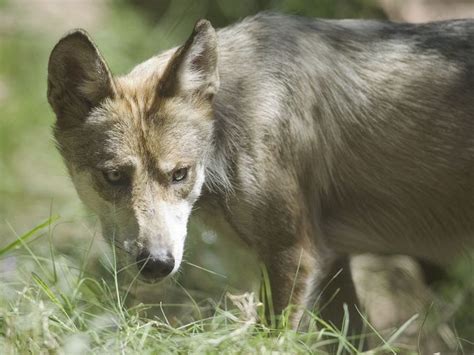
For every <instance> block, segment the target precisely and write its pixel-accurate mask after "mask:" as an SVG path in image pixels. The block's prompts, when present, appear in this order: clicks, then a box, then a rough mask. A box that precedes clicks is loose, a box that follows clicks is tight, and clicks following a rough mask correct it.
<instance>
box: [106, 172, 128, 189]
mask: <svg viewBox="0 0 474 355" xmlns="http://www.w3.org/2000/svg"><path fill="white" fill-rule="evenodd" d="M103 174H104V178H105V180H107V182H108V183H109V184H111V185H124V184H125V183H126V182H127V179H126V176H125V175H124V174H123V173H121V172H120V171H118V170H110V171H104V172H103Z"/></svg>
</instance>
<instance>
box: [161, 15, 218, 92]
mask: <svg viewBox="0 0 474 355" xmlns="http://www.w3.org/2000/svg"><path fill="white" fill-rule="evenodd" d="M218 88H219V74H218V72H217V36H216V31H215V30H214V28H213V27H212V25H211V23H210V22H209V21H207V20H200V21H198V22H197V23H196V25H195V27H194V31H193V33H192V34H191V36H190V37H189V38H188V40H187V41H186V43H185V44H184V45H183V46H182V47H180V48H179V49H178V50H177V51H176V53H175V54H174V55H173V57H172V58H171V60H170V62H169V64H168V66H167V68H166V69H165V72H164V74H163V76H162V77H161V79H160V82H159V85H158V95H159V96H161V97H170V96H175V95H180V94H184V95H189V94H191V95H195V94H197V95H202V96H203V97H205V98H212V97H213V96H214V94H215V93H216V92H217V90H218Z"/></svg>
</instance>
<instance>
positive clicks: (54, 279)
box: [0, 217, 408, 354]
mask: <svg viewBox="0 0 474 355" xmlns="http://www.w3.org/2000/svg"><path fill="white" fill-rule="evenodd" d="M57 220H58V218H57V217H53V218H50V219H48V220H47V221H45V222H43V223H41V224H39V225H38V226H36V227H35V228H33V229H32V230H30V231H28V232H26V233H25V234H23V235H21V236H18V237H17V238H16V239H15V240H14V241H13V242H11V243H10V244H8V245H7V246H6V247H4V248H2V249H1V250H0V261H1V262H2V263H3V264H4V265H7V264H8V261H9V260H10V261H13V260H15V261H16V262H18V263H19V264H21V266H20V267H15V268H13V269H11V270H10V272H8V270H6V271H4V272H3V274H1V275H0V280H1V283H2V291H1V292H0V348H2V349H5V352H6V353H18V352H20V353H29V352H31V353H48V352H53V353H56V352H57V353H66V354H72V353H104V352H106V353H140V354H147V353H154V354H156V353H162V352H163V353H196V354H201V353H263V354H266V353H273V352H274V351H278V352H282V353H304V352H316V353H317V352H323V351H324V349H327V348H326V347H327V346H332V347H333V349H335V351H336V353H338V354H342V353H351V354H353V353H358V352H359V349H360V348H361V345H362V340H361V339H359V338H358V337H350V336H348V334H347V331H348V324H347V322H346V325H345V326H343V329H342V330H338V329H336V328H335V327H334V326H332V325H331V324H328V323H326V322H324V321H323V320H322V319H320V318H319V317H318V316H317V315H316V314H314V313H308V316H309V327H308V328H309V331H306V332H296V331H294V330H291V329H290V328H289V327H287V326H285V325H284V324H288V321H287V319H284V320H283V322H281V324H283V325H282V326H280V327H275V325H274V324H273V325H269V324H266V322H265V320H264V319H265V317H263V314H264V313H265V312H264V309H263V306H262V304H261V303H259V302H258V301H257V300H256V298H255V296H254V294H253V293H245V294H243V295H240V296H233V295H226V296H225V298H222V299H221V300H220V302H218V303H217V304H216V303H214V302H212V301H211V300H207V301H205V302H202V301H199V302H198V301H196V300H193V302H190V303H188V304H179V305H173V304H163V303H159V304H155V305H153V304H148V305H144V304H138V305H136V306H132V307H130V306H127V300H126V298H127V297H128V296H129V291H130V287H124V286H123V285H122V280H120V277H119V273H118V272H117V268H116V263H115V257H114V253H113V252H112V253H111V254H109V255H106V256H105V258H104V260H102V266H103V268H104V270H106V272H105V274H104V277H98V275H91V274H89V272H88V271H87V268H86V267H85V265H86V264H87V260H86V259H87V258H88V257H89V254H90V251H91V248H92V245H93V238H94V237H93V236H92V237H91V240H90V243H89V245H88V246H87V247H86V248H85V249H84V251H85V253H84V254H83V259H82V260H76V261H72V260H71V259H70V258H67V257H65V256H63V255H57V254H56V253H55V252H54V247H53V246H52V245H50V247H51V248H50V251H51V253H50V254H49V256H48V255H46V256H41V255H38V254H36V253H35V252H34V251H33V250H34V244H35V243H37V242H38V240H39V239H40V238H45V239H47V240H48V241H51V240H52V237H53V235H52V233H53V231H54V224H53V223H54V222H55V221H57ZM120 285H122V286H120ZM263 288H264V289H265V290H266V292H267V295H268V292H269V288H268V284H266V283H264V285H263ZM269 296H270V295H269ZM206 303H207V304H206ZM176 306H178V307H181V308H184V309H186V308H193V309H194V311H196V309H197V310H198V312H195V314H197V315H198V316H197V317H194V318H193V319H192V320H190V321H187V322H181V321H180V320H178V319H176V318H173V319H171V318H170V316H169V314H171V313H172V312H170V313H169V312H168V311H167V309H168V308H170V307H176ZM151 308H155V310H159V311H160V312H161V314H160V316H148V315H147V312H148V311H149V310H150V309H151ZM407 324H408V323H407ZM401 331H403V329H402V328H400V330H398V332H395V333H394V334H393V335H392V337H391V338H390V340H389V341H388V342H384V343H383V346H381V347H380V349H379V350H385V351H390V352H393V353H395V351H396V350H395V349H393V348H392V347H391V346H390V343H391V342H392V341H395V340H396V338H397V336H398V334H399V333H401Z"/></svg>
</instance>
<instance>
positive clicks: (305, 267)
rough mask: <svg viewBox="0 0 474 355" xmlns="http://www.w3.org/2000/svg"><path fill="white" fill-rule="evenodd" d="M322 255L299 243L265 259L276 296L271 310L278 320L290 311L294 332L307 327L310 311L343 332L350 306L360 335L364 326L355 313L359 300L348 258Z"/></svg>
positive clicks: (350, 311) (351, 316)
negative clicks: (342, 327) (308, 312)
mask: <svg viewBox="0 0 474 355" xmlns="http://www.w3.org/2000/svg"><path fill="white" fill-rule="evenodd" d="M321 254H322V253H320V252H318V251H317V250H315V248H314V246H313V245H311V243H297V244H295V245H293V246H291V247H290V248H284V249H281V250H279V251H275V250H272V252H271V253H268V254H266V255H264V256H263V260H264V263H265V266H266V270H267V273H268V277H269V282H270V287H271V296H272V297H271V300H272V304H270V305H268V306H267V309H268V308H269V309H268V311H269V313H270V315H271V313H272V312H273V314H274V315H275V316H276V318H277V319H278V317H279V316H280V315H281V314H282V312H283V311H284V310H285V309H286V310H287V311H288V312H289V323H290V326H291V327H292V328H293V329H301V328H303V329H304V328H306V327H307V322H308V320H309V317H307V316H304V315H305V312H306V311H316V312H317V313H318V316H321V317H322V318H323V319H324V320H325V321H326V322H329V323H330V324H333V325H334V326H336V327H337V328H338V329H341V326H342V322H343V319H344V316H345V315H344V304H346V305H347V307H348V310H349V317H350V324H351V332H352V333H354V332H357V331H359V330H360V325H361V324H360V317H359V316H358V314H357V312H356V311H355V305H357V303H358V301H357V295H356V292H355V287H354V284H353V281H352V277H351V273H350V268H349V263H348V258H347V257H336V256H335V255H334V254H331V253H325V255H321ZM287 307H288V308H287Z"/></svg>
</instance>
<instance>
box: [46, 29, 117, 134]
mask: <svg viewBox="0 0 474 355" xmlns="http://www.w3.org/2000/svg"><path fill="white" fill-rule="evenodd" d="M113 95H114V88H113V79H112V75H111V74H110V71H109V69H108V67H107V64H106V63H105V61H104V59H103V58H102V56H101V55H100V53H99V50H98V49H97V47H96V46H95V45H94V43H93V42H92V40H91V39H90V38H89V36H88V35H87V32H85V31H84V30H75V31H73V32H70V33H69V34H67V35H66V36H65V37H63V38H62V39H61V40H60V41H59V42H58V44H56V46H55V47H54V49H53V51H52V52H51V55H50V57H49V64H48V101H49V104H50V105H51V107H52V108H53V110H54V112H55V113H56V117H57V119H58V121H57V123H58V125H59V126H60V127H70V126H73V125H74V124H77V123H78V122H81V121H82V120H84V119H85V117H87V114H88V113H90V111H91V110H92V109H93V108H94V107H96V106H97V105H98V104H99V103H100V102H101V101H102V100H104V99H105V98H107V97H112V96H113Z"/></svg>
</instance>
